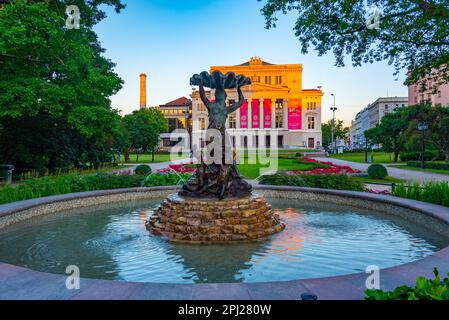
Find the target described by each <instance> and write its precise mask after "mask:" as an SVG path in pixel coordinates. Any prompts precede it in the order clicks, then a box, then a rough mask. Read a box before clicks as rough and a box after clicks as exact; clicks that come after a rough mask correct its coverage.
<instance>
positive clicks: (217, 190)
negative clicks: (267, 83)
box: [180, 71, 252, 199]
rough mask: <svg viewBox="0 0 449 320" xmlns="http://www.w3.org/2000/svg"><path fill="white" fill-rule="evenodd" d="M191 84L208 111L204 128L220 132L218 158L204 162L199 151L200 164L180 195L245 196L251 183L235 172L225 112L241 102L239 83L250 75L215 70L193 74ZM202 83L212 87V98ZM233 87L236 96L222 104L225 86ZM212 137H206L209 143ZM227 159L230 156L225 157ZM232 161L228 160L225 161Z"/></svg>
mask: <svg viewBox="0 0 449 320" xmlns="http://www.w3.org/2000/svg"><path fill="white" fill-rule="evenodd" d="M190 84H191V85H197V86H199V92H200V97H201V100H202V101H203V103H204V105H205V106H206V109H207V111H208V114H209V127H208V129H209V130H210V129H214V130H218V131H219V132H220V135H221V154H222V157H221V161H220V162H219V163H216V162H213V163H212V164H206V163H204V158H203V153H202V152H201V156H200V158H201V160H200V164H199V166H198V168H197V171H196V172H195V173H194V175H193V176H192V178H191V179H190V180H189V181H188V182H187V183H186V184H185V185H184V186H183V190H182V191H181V192H180V195H182V196H190V197H218V198H219V199H224V198H225V197H246V196H249V195H250V194H251V192H252V187H251V185H250V184H249V183H247V182H246V181H245V180H244V179H243V177H242V176H241V175H240V174H239V173H238V169H237V163H236V157H235V154H234V153H233V152H234V150H233V149H232V147H231V144H230V142H229V141H230V139H229V136H228V135H227V134H226V120H227V118H228V115H229V114H231V113H233V112H235V111H236V110H238V109H239V108H240V107H241V106H242V105H243V104H244V103H245V97H244V96H243V92H242V86H246V85H250V84H251V79H249V78H247V77H245V76H243V75H239V76H236V75H235V74H234V73H232V72H230V73H227V74H226V75H223V74H222V73H221V72H218V71H215V72H213V73H212V74H211V75H210V74H209V73H208V72H202V73H201V74H199V75H198V74H196V75H194V76H193V77H192V78H191V80H190ZM205 87H208V88H211V89H215V101H213V102H211V101H210V100H209V99H208V98H207V96H206V92H205V90H204V88H205ZM234 88H236V89H237V93H238V95H239V100H238V101H237V102H235V103H234V104H232V105H231V106H229V107H228V106H226V98H227V93H226V89H234ZM212 142H213V141H208V143H212ZM229 159H230V160H229ZM229 162H232V163H229Z"/></svg>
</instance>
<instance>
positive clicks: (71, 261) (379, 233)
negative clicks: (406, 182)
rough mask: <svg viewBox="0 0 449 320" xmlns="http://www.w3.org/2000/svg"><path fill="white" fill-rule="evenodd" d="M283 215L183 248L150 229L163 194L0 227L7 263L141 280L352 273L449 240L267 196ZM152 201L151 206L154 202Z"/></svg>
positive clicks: (376, 217) (392, 221)
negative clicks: (258, 227)
mask: <svg viewBox="0 0 449 320" xmlns="http://www.w3.org/2000/svg"><path fill="white" fill-rule="evenodd" d="M270 202H271V203H272V205H273V207H274V208H276V210H277V211H278V213H279V214H280V216H281V218H282V219H283V220H284V221H285V222H286V224H287V227H286V229H285V231H284V232H281V233H279V234H276V235H274V236H273V237H271V238H270V239H268V240H266V241H262V242H256V243H247V244H237V245H202V246H197V245H186V244H176V243H169V242H167V241H165V240H163V239H161V238H160V237H156V236H153V235H151V234H150V233H149V232H148V231H147V230H146V229H145V221H146V220H147V219H148V218H149V217H150V216H151V214H152V211H151V209H152V208H155V207H157V205H158V204H159V203H160V200H152V201H143V202H139V201H133V202H131V203H122V204H110V205H104V206H99V207H96V208H94V209H92V208H90V209H77V210H71V211H67V212H65V213H63V214H57V215H50V216H46V217H40V218H36V219H32V220H29V221H27V222H23V223H19V224H16V225H14V226H12V227H10V228H7V229H4V230H1V231H0V261H2V262H8V263H11V264H16V265H22V266H25V267H29V268H32V269H35V270H39V271H45V272H52V273H60V274H64V272H65V268H66V267H67V266H68V265H77V266H79V267H80V269H81V276H82V277H87V278H102V279H113V280H127V281H139V282H160V283H205V282H209V283H211V282H212V283H220V282H259V281H282V280H292V279H304V278H314V277H322V276H332V275H339V274H348V273H352V272H358V271H362V270H364V269H365V268H366V266H367V265H371V264H374V265H378V266H380V267H389V266H393V265H397V264H400V263H406V262H410V261H413V260H416V259H420V258H422V257H425V256H427V255H429V254H431V253H432V252H434V251H436V250H438V249H439V248H442V247H444V246H447V245H448V240H447V239H445V238H441V237H437V236H436V235H434V234H429V232H427V231H426V230H425V229H423V228H421V227H419V226H416V225H411V224H409V223H406V222H404V221H402V220H400V219H397V218H391V217H386V216H385V215H382V214H377V213H373V212H366V211H360V210H358V209H357V210H355V209H354V208H351V207H345V206H336V205H325V204H315V203H303V202H300V201H294V200H289V201H288V203H285V202H283V201H282V200H271V201H270ZM148 208H151V209H148Z"/></svg>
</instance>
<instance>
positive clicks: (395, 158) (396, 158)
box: [394, 151, 399, 162]
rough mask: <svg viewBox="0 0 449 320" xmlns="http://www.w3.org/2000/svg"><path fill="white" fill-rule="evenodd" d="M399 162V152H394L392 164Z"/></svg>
mask: <svg viewBox="0 0 449 320" xmlns="http://www.w3.org/2000/svg"><path fill="white" fill-rule="evenodd" d="M398 160H399V151H395V152H394V162H398Z"/></svg>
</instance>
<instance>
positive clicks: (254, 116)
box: [251, 100, 260, 129]
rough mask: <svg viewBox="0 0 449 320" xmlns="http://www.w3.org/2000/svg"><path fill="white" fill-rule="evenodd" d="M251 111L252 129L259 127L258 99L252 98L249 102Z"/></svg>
mask: <svg viewBox="0 0 449 320" xmlns="http://www.w3.org/2000/svg"><path fill="white" fill-rule="evenodd" d="M251 112H252V121H253V122H252V127H253V129H259V126H260V120H259V119H260V118H259V112H260V102H259V100H253V101H252V103H251Z"/></svg>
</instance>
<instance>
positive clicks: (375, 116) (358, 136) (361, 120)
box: [350, 97, 408, 149]
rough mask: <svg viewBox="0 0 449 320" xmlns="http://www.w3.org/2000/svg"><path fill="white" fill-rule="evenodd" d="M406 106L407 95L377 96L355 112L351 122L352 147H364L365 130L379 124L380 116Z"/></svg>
mask: <svg viewBox="0 0 449 320" xmlns="http://www.w3.org/2000/svg"><path fill="white" fill-rule="evenodd" d="M407 106H408V98H407V97H391V98H390V97H387V98H379V99H377V100H376V101H374V102H373V103H371V104H369V105H368V106H367V107H366V108H364V109H363V110H362V111H360V112H359V113H357V115H356V116H355V118H354V120H352V123H351V129H350V140H351V148H352V149H363V148H364V147H365V135H364V133H365V131H367V130H369V129H371V128H374V127H376V126H377V125H378V124H380V122H381V120H382V118H383V117H384V116H385V115H386V114H388V113H391V112H393V111H394V110H396V109H398V108H405V107H407Z"/></svg>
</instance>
